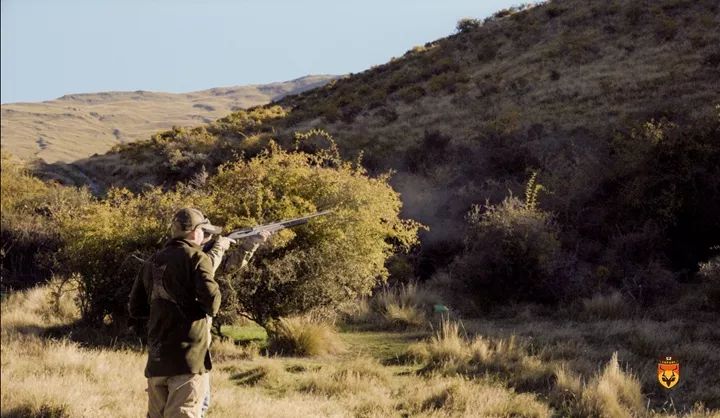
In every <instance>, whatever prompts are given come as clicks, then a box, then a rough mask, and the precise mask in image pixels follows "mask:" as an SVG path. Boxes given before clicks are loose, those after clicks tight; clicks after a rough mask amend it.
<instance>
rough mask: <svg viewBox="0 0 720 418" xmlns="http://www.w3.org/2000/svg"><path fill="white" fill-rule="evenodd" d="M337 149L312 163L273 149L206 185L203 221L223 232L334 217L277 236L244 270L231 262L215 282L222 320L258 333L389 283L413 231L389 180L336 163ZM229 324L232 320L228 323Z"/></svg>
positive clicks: (308, 158)
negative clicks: (394, 257)
mask: <svg viewBox="0 0 720 418" xmlns="http://www.w3.org/2000/svg"><path fill="white" fill-rule="evenodd" d="M335 153H336V149H335V148H334V145H333V146H332V147H331V149H330V150H325V151H321V152H319V153H318V154H317V155H314V156H313V155H308V154H305V153H300V152H295V153H291V152H286V151H283V150H280V149H279V148H277V147H272V148H271V149H270V150H268V151H267V152H265V153H263V154H261V155H259V156H257V157H256V158H253V159H251V160H249V161H240V162H237V163H231V164H227V165H225V166H223V167H221V168H220V170H219V172H218V174H217V175H216V176H215V177H212V178H210V180H209V181H208V185H207V188H206V189H207V191H208V193H209V196H210V202H209V203H208V206H207V207H208V213H209V216H210V217H211V219H213V220H214V221H215V222H219V224H221V225H225V226H226V227H227V228H229V229H234V228H240V227H247V226H251V225H255V224H261V223H267V222H269V221H275V220H278V219H287V218H291V217H296V216H300V215H305V214H308V213H312V212H315V211H317V210H318V209H327V208H332V210H333V212H332V214H331V215H330V216H327V217H322V218H318V219H317V220H314V221H313V222H311V223H309V224H307V225H304V226H302V227H298V228H293V229H290V230H284V231H281V232H280V233H279V234H277V235H276V236H275V237H274V238H273V239H272V240H271V243H270V244H269V245H266V246H263V247H262V248H261V249H260V250H258V253H257V256H256V257H254V259H253V260H252V261H251V263H250V265H248V266H247V268H245V269H237V268H235V267H234V263H233V262H232V260H233V257H235V256H237V255H239V252H238V251H237V250H235V251H233V250H232V249H231V251H230V252H229V253H228V258H229V260H228V263H227V264H226V268H225V269H224V270H223V271H222V272H221V274H220V279H221V280H222V283H221V285H222V286H223V289H222V291H223V295H228V296H227V298H226V299H225V301H224V302H223V310H224V311H225V312H227V313H230V314H232V313H235V314H238V313H244V314H246V315H248V316H249V317H251V318H252V319H253V320H254V321H256V322H257V323H259V324H261V325H266V324H267V323H268V322H270V321H272V320H273V319H277V318H280V317H286V316H291V315H296V314H303V313H307V312H309V311H310V310H313V309H318V308H326V307H335V306H337V305H338V303H340V302H342V301H345V300H347V299H349V298H357V297H360V296H363V295H367V294H369V293H370V290H371V289H372V288H373V287H374V286H375V285H376V284H377V283H378V282H382V281H384V280H385V279H386V278H387V275H388V272H387V269H386V267H385V262H386V260H387V258H388V257H389V256H390V255H391V254H392V253H393V252H395V251H398V250H403V249H408V248H409V247H410V246H411V245H413V244H414V243H415V242H416V239H417V230H418V228H419V227H420V225H419V224H417V223H415V222H412V221H405V220H401V219H399V217H398V214H399V211H400V205H401V203H400V199H399V196H398V194H397V193H396V192H395V191H393V190H392V188H391V187H390V186H389V185H388V183H387V181H388V177H387V176H381V177H378V178H370V177H368V176H367V174H366V172H365V171H364V169H363V168H361V167H358V166H353V165H352V164H350V163H346V162H342V161H341V160H340V159H339V157H338V156H337V154H335ZM228 319H231V318H228Z"/></svg>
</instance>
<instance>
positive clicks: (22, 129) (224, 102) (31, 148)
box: [2, 76, 333, 163]
mask: <svg viewBox="0 0 720 418" xmlns="http://www.w3.org/2000/svg"><path fill="white" fill-rule="evenodd" d="M332 78H333V77H332V76H307V77H302V78H299V79H297V80H292V81H287V82H282V83H271V84H264V85H253V86H239V87H222V88H214V89H210V90H202V91H196V92H191V93H181V94H172V93H155V92H149V91H135V92H105V93H89V94H71V95H67V96H63V97H61V98H59V99H57V100H50V101H46V102H42V103H6V104H3V105H2V146H3V149H4V150H5V151H9V152H11V153H12V154H14V155H16V156H18V157H20V158H23V159H26V160H27V159H33V158H40V159H42V160H44V161H46V162H49V163H53V162H56V161H64V162H72V161H75V160H77V159H80V158H85V157H89V156H90V155H92V154H102V153H105V152H107V151H108V150H109V149H110V148H111V147H112V146H114V145H117V144H124V143H128V142H133V141H138V140H143V139H148V138H149V137H150V135H151V134H152V133H154V132H157V131H160V130H165V129H169V128H171V127H173V126H176V125H177V126H185V125H197V124H201V123H207V122H211V121H213V120H215V119H217V118H219V117H221V116H224V115H226V114H228V113H230V112H233V111H236V110H238V109H243V108H246V107H251V106H257V105H261V104H265V103H268V102H271V101H273V100H277V99H279V98H281V97H282V96H284V95H286V94H295V93H298V92H301V91H304V90H307V89H311V88H314V87H317V86H320V85H322V84H324V83H326V82H327V81H329V80H331V79H332Z"/></svg>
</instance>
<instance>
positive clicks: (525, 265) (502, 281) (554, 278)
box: [451, 187, 564, 308]
mask: <svg viewBox="0 0 720 418" xmlns="http://www.w3.org/2000/svg"><path fill="white" fill-rule="evenodd" d="M528 190H530V187H529V188H528ZM528 196H530V200H528V201H527V202H525V203H523V202H521V201H520V200H519V199H517V198H515V197H512V196H511V197H508V198H506V199H505V200H503V201H502V203H500V204H499V205H487V204H486V205H485V207H484V211H483V208H482V207H480V206H474V207H473V209H472V210H471V212H470V213H469V214H468V220H469V223H470V227H469V231H468V233H467V235H466V237H465V249H464V251H463V253H462V255H461V256H459V257H458V258H457V259H456V261H455V262H454V263H453V265H452V266H451V271H452V273H453V276H454V277H456V278H457V279H458V280H460V281H461V282H462V283H463V284H464V285H465V287H466V288H467V290H468V296H469V297H471V298H473V300H474V301H475V302H476V305H477V306H478V307H479V308H482V307H488V306H490V305H492V304H495V303H500V302H507V301H531V302H541V303H549V302H554V301H557V300H558V299H559V298H560V297H561V296H562V289H563V288H564V283H561V282H560V280H562V277H561V275H560V269H559V262H560V258H561V256H562V254H561V250H560V242H559V240H558V238H557V235H558V232H559V231H558V227H557V226H556V224H555V223H554V222H553V220H552V218H551V216H550V215H549V214H548V213H545V212H543V211H541V210H539V209H537V208H536V207H535V205H536V204H537V203H536V199H537V196H536V192H529V195H528ZM533 196H535V197H533Z"/></svg>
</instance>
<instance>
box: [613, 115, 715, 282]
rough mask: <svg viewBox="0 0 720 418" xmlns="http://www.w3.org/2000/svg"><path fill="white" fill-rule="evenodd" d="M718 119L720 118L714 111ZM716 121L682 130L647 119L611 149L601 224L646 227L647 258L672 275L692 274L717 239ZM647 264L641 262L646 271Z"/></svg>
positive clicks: (669, 122) (694, 123)
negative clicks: (649, 232)
mask: <svg viewBox="0 0 720 418" xmlns="http://www.w3.org/2000/svg"><path fill="white" fill-rule="evenodd" d="M716 112H718V110H717V109H716ZM718 137H720V115H719V114H717V113H716V114H714V115H707V116H704V117H702V118H698V119H696V120H692V121H687V122H681V121H672V120H670V119H667V118H660V119H657V120H656V119H651V120H650V121H648V122H646V123H643V124H641V125H639V126H637V127H635V128H633V129H631V130H630V131H629V132H626V133H621V134H618V135H617V136H616V138H615V139H614V140H613V142H612V151H613V153H614V156H615V158H614V159H613V164H612V167H611V176H610V177H609V178H608V180H607V181H606V184H605V188H606V190H607V192H608V195H609V196H611V197H610V198H609V199H608V200H606V201H605V202H604V205H605V206H606V207H608V208H612V209H610V210H609V212H608V213H609V217H608V219H607V220H606V221H605V222H607V223H611V224H617V225H623V226H625V228H623V229H624V230H626V231H629V230H631V228H633V227H635V226H636V225H652V226H653V228H654V229H655V230H656V232H655V235H656V238H655V239H653V240H652V241H650V243H651V244H652V245H653V246H655V247H659V248H657V250H656V251H654V254H653V255H652V258H655V259H658V260H659V261H664V259H667V260H668V261H669V262H670V263H669V266H670V267H671V268H672V269H674V270H680V269H687V270H694V269H695V268H697V265H698V263H699V262H700V261H702V260H707V259H708V258H709V257H710V256H711V250H710V247H711V246H712V245H715V244H716V240H717V237H718V236H719V235H720V222H719V221H718V216H717V213H716V212H717V211H716V210H715V208H717V207H720V189H718V187H717V179H718V178H720V165H718V164H717V161H719V160H720V143H719V142H718V141H717V138H718ZM648 258H651V257H647V258H646V259H645V260H642V261H643V263H648V262H649V261H650V260H649V259H648Z"/></svg>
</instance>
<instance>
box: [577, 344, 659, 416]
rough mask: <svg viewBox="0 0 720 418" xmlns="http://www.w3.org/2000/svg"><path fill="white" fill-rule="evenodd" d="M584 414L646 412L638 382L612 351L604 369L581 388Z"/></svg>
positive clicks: (608, 414)
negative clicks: (625, 369)
mask: <svg viewBox="0 0 720 418" xmlns="http://www.w3.org/2000/svg"><path fill="white" fill-rule="evenodd" d="M581 399H582V407H583V408H584V411H581V413H583V414H587V415H593V416H601V417H627V416H641V415H643V414H644V413H645V397H644V396H643V395H642V393H641V391H640V382H639V381H638V379H637V378H636V377H635V376H633V375H632V374H630V373H628V372H624V371H623V370H621V369H620V364H619V363H618V356H617V353H614V354H613V356H612V358H611V359H610V361H609V362H608V363H607V365H605V368H604V369H603V371H602V372H601V373H600V374H598V375H597V376H595V377H594V378H593V379H592V380H591V381H590V382H589V383H588V385H587V386H585V388H584V389H583V392H582V398H581Z"/></svg>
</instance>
